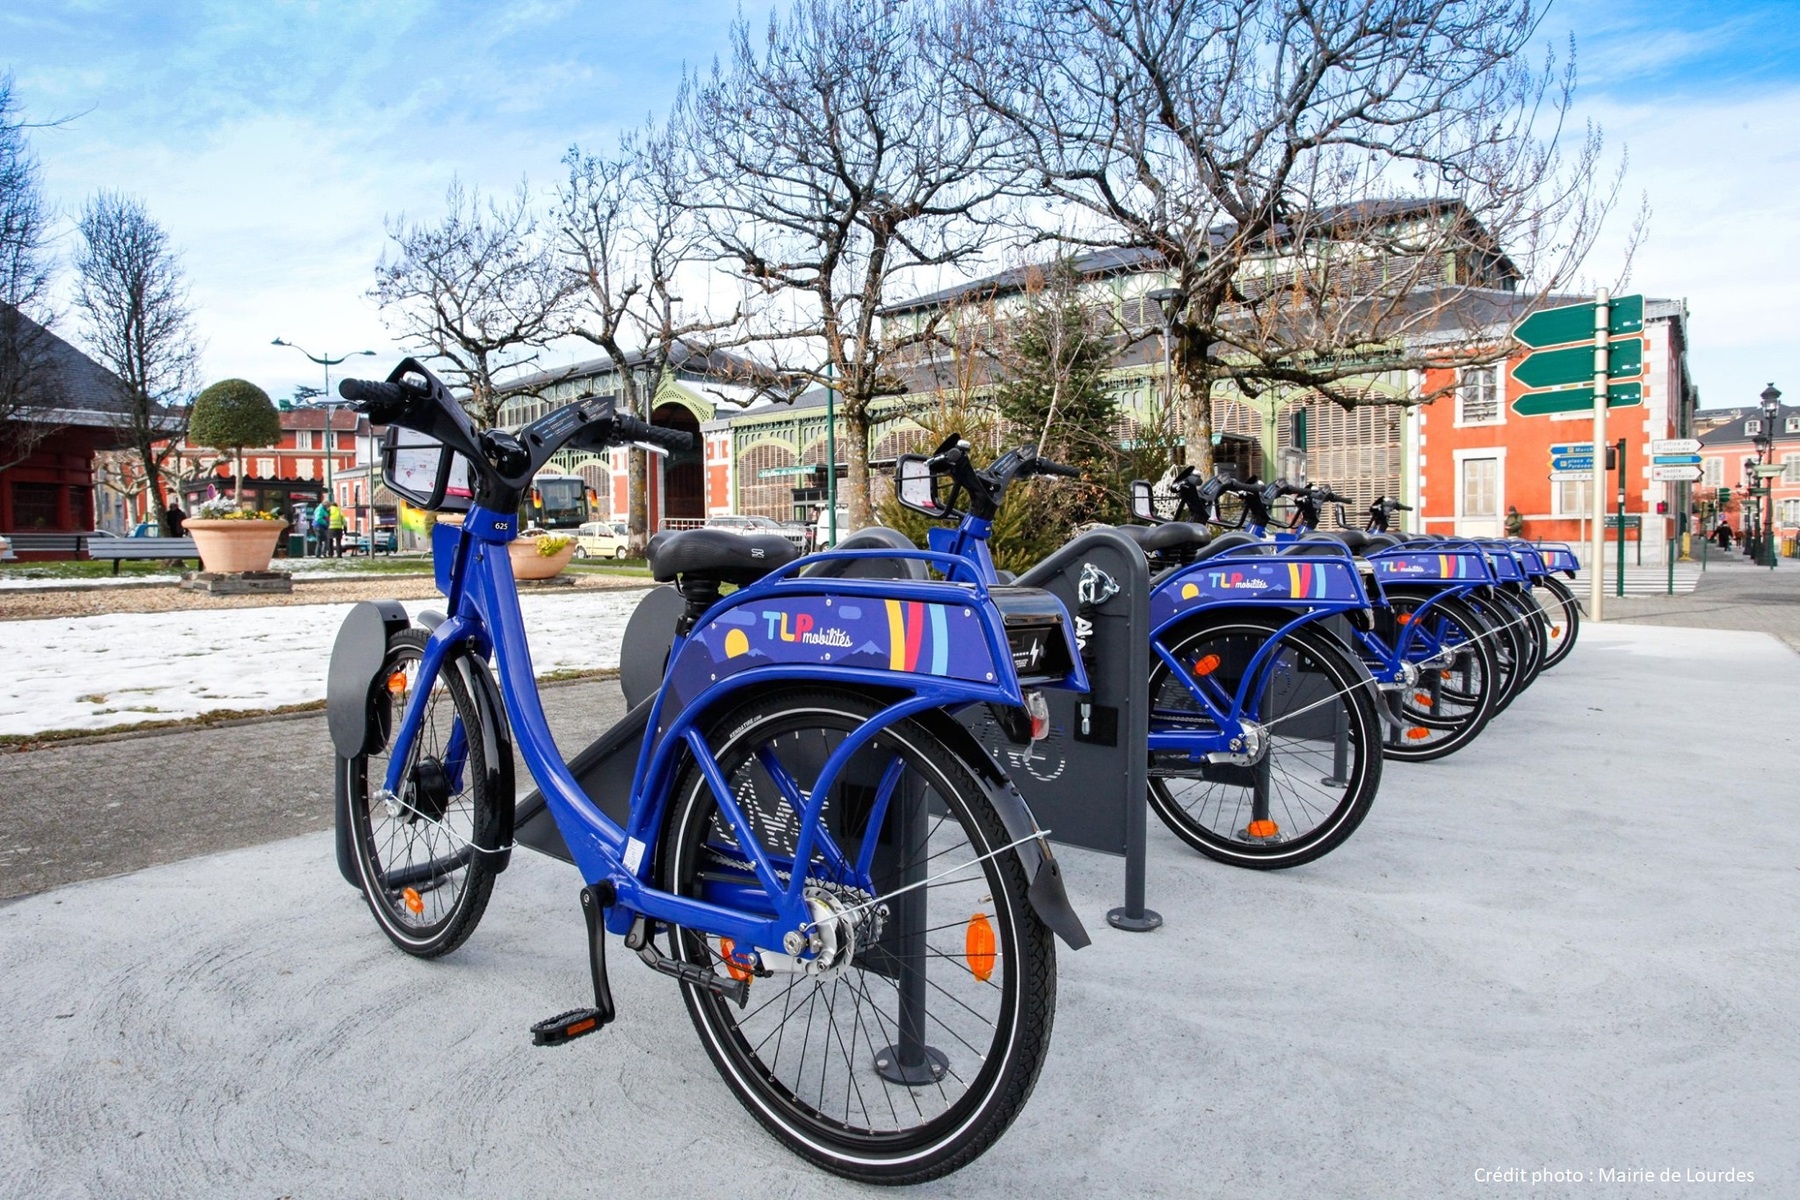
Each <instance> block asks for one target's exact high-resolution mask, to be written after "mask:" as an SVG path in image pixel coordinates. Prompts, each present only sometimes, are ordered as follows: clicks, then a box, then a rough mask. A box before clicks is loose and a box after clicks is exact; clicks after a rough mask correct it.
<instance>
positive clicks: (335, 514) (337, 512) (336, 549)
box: [328, 503, 350, 558]
mask: <svg viewBox="0 0 1800 1200" xmlns="http://www.w3.org/2000/svg"><path fill="white" fill-rule="evenodd" d="M328 520H329V521H330V523H331V557H333V558H342V557H344V529H345V528H346V527H347V526H348V525H349V524H350V522H349V521H348V520H347V519H346V518H345V516H344V510H343V509H341V508H339V507H338V506H337V505H336V504H335V503H333V504H332V506H331V513H330V516H329V518H328Z"/></svg>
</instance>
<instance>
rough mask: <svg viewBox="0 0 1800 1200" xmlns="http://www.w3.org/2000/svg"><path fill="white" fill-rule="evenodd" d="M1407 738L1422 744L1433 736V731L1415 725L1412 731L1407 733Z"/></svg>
mask: <svg viewBox="0 0 1800 1200" xmlns="http://www.w3.org/2000/svg"><path fill="white" fill-rule="evenodd" d="M1406 736H1407V737H1409V738H1411V739H1412V740H1413V741H1415V742H1422V741H1424V740H1425V739H1426V738H1428V737H1430V736H1431V730H1429V729H1423V728H1421V727H1419V726H1417V725H1414V726H1413V727H1412V728H1411V729H1409V730H1407V731H1406Z"/></svg>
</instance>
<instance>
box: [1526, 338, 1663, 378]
mask: <svg viewBox="0 0 1800 1200" xmlns="http://www.w3.org/2000/svg"><path fill="white" fill-rule="evenodd" d="M1608 351H1609V352H1608V354H1607V356H1606V373H1607V375H1608V376H1609V377H1611V378H1613V379H1636V378H1637V377H1638V376H1639V375H1642V374H1643V373H1644V339H1643V338H1641V337H1630V338H1621V339H1620V340H1619V341H1616V342H1614V343H1612V345H1611V346H1610V347H1609V348H1608ZM1512 377H1513V378H1514V379H1516V380H1518V381H1519V382H1520V383H1521V384H1523V385H1525V386H1526V387H1528V388H1552V387H1566V386H1568V385H1569V384H1574V383H1581V382H1583V381H1584V380H1585V381H1588V382H1589V383H1591V382H1592V381H1593V378H1594V348H1593V347H1592V346H1567V347H1564V348H1563V349H1561V350H1539V351H1537V352H1536V353H1533V354H1527V355H1526V356H1525V357H1524V358H1521V359H1520V360H1519V361H1518V362H1517V363H1515V364H1513V369H1512Z"/></svg>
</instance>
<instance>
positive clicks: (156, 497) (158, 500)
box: [133, 441, 175, 537]
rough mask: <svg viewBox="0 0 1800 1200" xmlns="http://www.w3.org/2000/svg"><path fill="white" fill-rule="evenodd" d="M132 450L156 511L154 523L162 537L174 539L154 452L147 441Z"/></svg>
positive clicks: (167, 503) (141, 442)
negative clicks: (159, 527)
mask: <svg viewBox="0 0 1800 1200" xmlns="http://www.w3.org/2000/svg"><path fill="white" fill-rule="evenodd" d="M133 449H135V450H136V451H137V456H138V464H139V465H140V466H142V467H143V468H144V487H145V488H146V489H147V490H148V491H149V493H150V503H151V505H152V506H153V507H154V508H155V510H156V523H157V524H158V525H159V526H161V527H162V531H163V536H164V537H174V536H175V531H174V529H173V528H172V527H171V525H170V522H169V502H168V501H167V500H165V499H164V498H163V487H162V472H161V471H160V470H158V469H157V465H156V451H155V450H154V449H152V448H151V446H150V443H149V442H148V441H140V442H139V443H138V444H137V445H136V446H135V447H133Z"/></svg>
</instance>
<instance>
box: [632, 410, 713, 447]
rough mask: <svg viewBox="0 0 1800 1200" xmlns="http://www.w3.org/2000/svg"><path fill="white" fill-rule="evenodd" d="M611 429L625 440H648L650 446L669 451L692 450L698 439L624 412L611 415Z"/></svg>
mask: <svg viewBox="0 0 1800 1200" xmlns="http://www.w3.org/2000/svg"><path fill="white" fill-rule="evenodd" d="M613 429H614V431H615V432H616V433H617V434H618V436H619V437H620V438H621V439H623V440H625V441H627V442H649V443H650V444H651V445H652V446H661V447H662V448H663V449H664V450H668V451H670V452H671V453H674V452H679V451H682V450H692V449H693V448H694V446H695V445H696V444H697V441H698V439H696V438H695V436H694V435H693V434H691V433H687V432H684V431H683V430H680V429H666V428H664V427H663V426H661V425H647V424H645V423H644V422H643V421H640V420H638V419H637V418H636V417H633V416H630V415H627V414H624V413H620V414H616V415H615V416H614V417H613Z"/></svg>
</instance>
